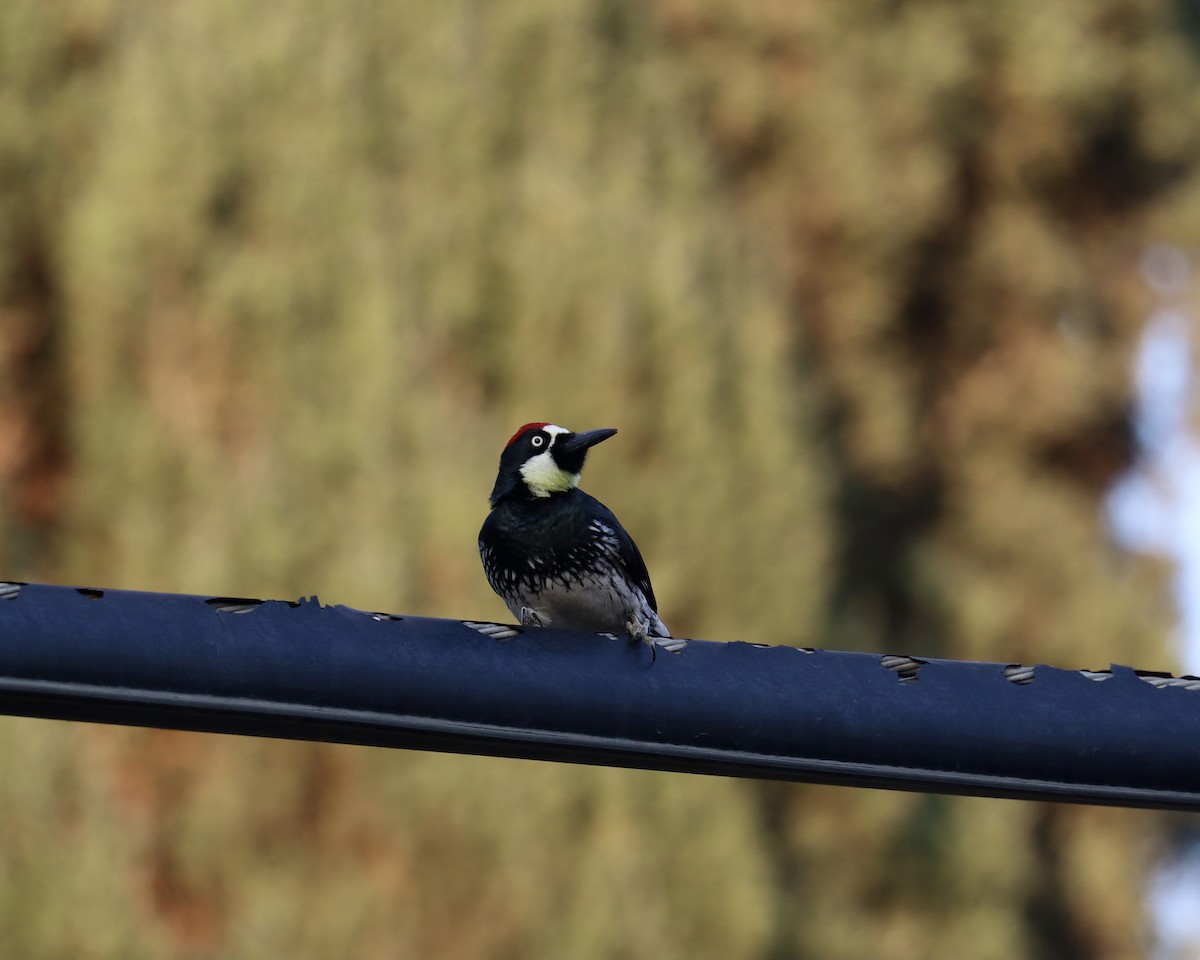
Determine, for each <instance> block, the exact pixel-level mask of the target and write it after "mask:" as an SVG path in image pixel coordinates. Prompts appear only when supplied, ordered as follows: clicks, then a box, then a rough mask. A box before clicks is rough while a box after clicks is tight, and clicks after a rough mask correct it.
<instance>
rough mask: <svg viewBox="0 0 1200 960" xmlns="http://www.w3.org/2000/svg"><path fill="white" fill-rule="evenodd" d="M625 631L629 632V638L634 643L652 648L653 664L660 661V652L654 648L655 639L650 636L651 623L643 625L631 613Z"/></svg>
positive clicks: (651, 658)
mask: <svg viewBox="0 0 1200 960" xmlns="http://www.w3.org/2000/svg"><path fill="white" fill-rule="evenodd" d="M625 629H626V630H628V631H629V637H630V639H631V640H632V641H633V642H634V643H644V644H645V645H646V646H648V647H649V648H650V662H651V663H653V662H654V661H655V660H657V659H658V650H657V648H656V647H655V646H654V638H653V637H652V636H650V624H649V623H643V622H642V621H641V620H639V619H638V618H637V616H636V615H634V614H632V613H631V614H630V615H629V619H628V620H626V621H625Z"/></svg>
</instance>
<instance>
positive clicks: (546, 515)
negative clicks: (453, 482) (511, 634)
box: [479, 422, 684, 654]
mask: <svg viewBox="0 0 1200 960" xmlns="http://www.w3.org/2000/svg"><path fill="white" fill-rule="evenodd" d="M616 432H617V431H616V430H614V429H612V428H605V429H601V430H585V431H582V432H580V433H574V432H572V431H571V430H568V429H567V428H566V427H560V426H557V425H555V424H552V423H541V422H539V423H527V424H525V425H524V426H522V427H521V428H520V429H519V430H517V432H516V433H514V434H513V435H512V437H511V438H510V439H509V441H508V443H506V444H505V445H504V450H503V452H502V453H501V454H500V467H499V470H498V472H497V474H496V483H495V486H493V487H492V493H491V496H490V497H489V498H488V503H489V506H490V510H489V512H488V515H487V518H486V519H485V520H484V522H483V527H482V528H481V529H480V531H479V556H480V558H481V559H482V561H483V569H484V572H485V573H486V574H487V579H488V583H490V584H491V586H492V589H493V590H495V591H496V593H497V594H498V595H499V596H500V599H502V600H503V601H504V603H505V605H506V606H507V607H508V609H509V610H510V611H511V612H512V614H513V616H515V617H516V618H517V620H518V621H519V622H520V623H521V624H522V625H523V626H531V627H551V626H552V627H559V628H563V629H567V630H588V631H592V632H595V633H610V634H616V635H618V636H619V635H621V634H623V633H624V634H628V635H629V637H630V638H631V639H632V640H633V641H634V642H641V643H646V644H648V645H649V646H650V649H651V652H652V654H653V652H654V650H655V645H656V644H658V645H660V646H662V647H663V648H664V649H666V650H668V651H670V652H673V653H674V652H678V651H679V650H680V649H682V647H683V646H684V642H683V641H679V640H676V639H674V638H672V637H671V633H670V631H669V630H668V629H667V627H666V625H665V624H664V623H663V621H662V618H661V617H659V615H658V601H657V600H656V599H655V596H654V588H653V587H652V586H651V585H650V574H649V572H648V571H647V570H646V562H645V561H644V560H643V559H642V554H641V552H640V551H639V550H638V548H637V544H635V543H634V542H633V538H632V537H630V535H629V534H628V533H627V532H626V530H625V528H624V527H623V526H621V522H620V521H619V520H618V519H617V518H616V516H615V515H614V514H613V512H612V511H611V510H609V509H608V507H606V506H605V505H604V504H602V503H601V502H600V501H599V500H597V499H596V498H595V497H593V496H590V495H589V494H587V493H584V492H583V491H582V490H580V489H579V477H580V474H581V473H582V472H583V463H584V460H585V459H586V458H587V455H588V451H589V450H591V448H592V447H594V446H595V445H596V444H598V443H600V442H601V441H603V440H607V439H608V438H609V437H611V436H613V435H614V434H616Z"/></svg>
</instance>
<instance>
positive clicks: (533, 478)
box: [521, 450, 579, 497]
mask: <svg viewBox="0 0 1200 960" xmlns="http://www.w3.org/2000/svg"><path fill="white" fill-rule="evenodd" d="M521 478H522V479H523V480H524V481H525V483H526V485H527V486H528V487H529V489H530V490H532V491H533V492H534V494H535V495H536V496H539V497H548V496H550V494H552V493H565V492H566V491H568V490H570V489H571V488H572V487H574V486H575V485H576V484H577V483H579V474H577V473H567V471H566V470H564V469H563V468H562V467H560V466H559V465H558V464H557V463H555V462H554V458H553V457H552V456H550V451H549V450H547V451H546V452H545V453H539V454H538V455H537V456H536V457H530V458H529V459H528V460H526V461H525V462H524V463H523V464H522V465H521Z"/></svg>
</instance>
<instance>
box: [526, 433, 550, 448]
mask: <svg viewBox="0 0 1200 960" xmlns="http://www.w3.org/2000/svg"><path fill="white" fill-rule="evenodd" d="M529 442H530V443H532V444H533V445H534V446H535V447H541V446H544V445H545V443H546V438H545V437H543V436H542V435H541V434H540V433H537V434H534V436H533V439H532V440H530V441H529Z"/></svg>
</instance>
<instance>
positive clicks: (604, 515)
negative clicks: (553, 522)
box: [579, 490, 658, 613]
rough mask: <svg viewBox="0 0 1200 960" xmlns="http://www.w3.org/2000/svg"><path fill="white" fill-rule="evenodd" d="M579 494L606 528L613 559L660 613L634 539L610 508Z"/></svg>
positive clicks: (606, 537) (648, 573)
mask: <svg viewBox="0 0 1200 960" xmlns="http://www.w3.org/2000/svg"><path fill="white" fill-rule="evenodd" d="M579 493H580V494H581V495H583V496H585V497H587V498H588V499H589V500H591V501H592V503H593V504H594V505H595V516H596V519H597V520H598V521H599V522H600V523H601V524H603V526H604V528H605V530H604V531H603V532H602V533H601V537H602V538H603V539H606V540H608V541H609V543H610V546H611V554H612V557H613V559H614V560H616V561H617V563H619V564H620V565H621V566H622V567H624V568H625V573H626V574H627V575H628V577H629V579H630V581H632V582H633V583H634V584H636V585H637V588H638V589H639V590H641V591H642V594H643V595H644V596H645V598H646V602H647V603H648V604H650V609H651V610H653V611H654V612H655V613H658V601H657V600H656V599H655V598H654V587H652V586H651V585H650V571H649V570H647V569H646V561H645V560H643V559H642V552H641V551H640V550H638V548H637V544H636V543H634V542H633V537H631V536H630V535H629V534H628V533H627V532H626V530H625V528H624V527H623V526H621V521H620V520H618V519H617V517H616V514H614V513H613V512H612V511H611V510H609V509H608V507H606V506H605V505H604V504H602V503H601V502H600V501H599V500H597V499H596V498H595V497H593V496H591V495H590V494H587V493H584V492H583V491H582V490H579ZM597 532H599V531H597Z"/></svg>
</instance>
